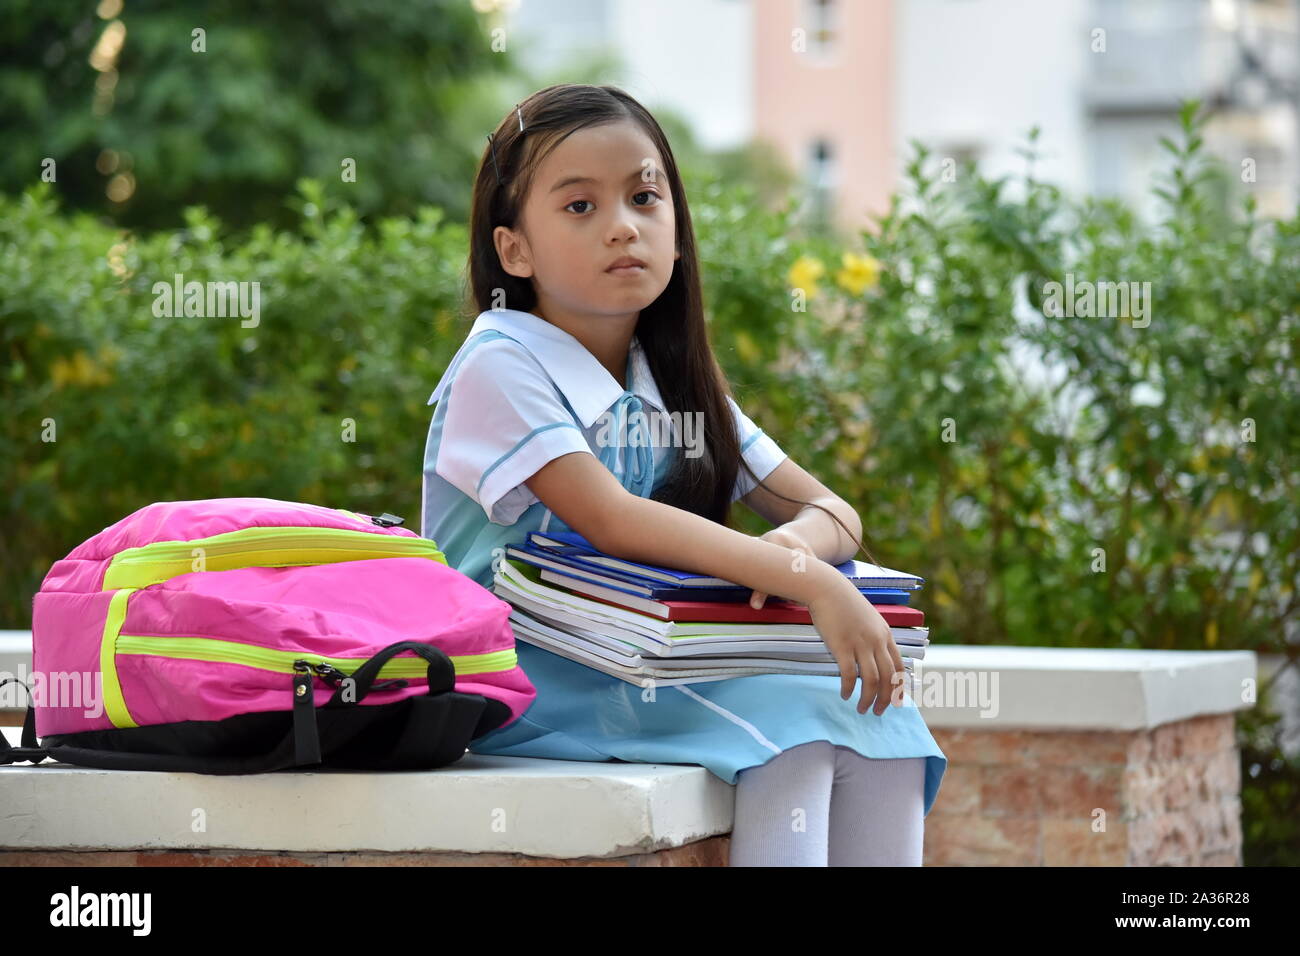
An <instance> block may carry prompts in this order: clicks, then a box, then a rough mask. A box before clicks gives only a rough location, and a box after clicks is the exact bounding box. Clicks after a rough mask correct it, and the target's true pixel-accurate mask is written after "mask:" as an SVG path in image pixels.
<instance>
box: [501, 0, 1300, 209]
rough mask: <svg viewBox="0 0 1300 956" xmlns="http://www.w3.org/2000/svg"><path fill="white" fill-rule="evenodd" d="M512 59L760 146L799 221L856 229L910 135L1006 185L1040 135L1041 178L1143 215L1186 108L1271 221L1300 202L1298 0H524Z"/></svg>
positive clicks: (716, 144) (880, 197)
mask: <svg viewBox="0 0 1300 956" xmlns="http://www.w3.org/2000/svg"><path fill="white" fill-rule="evenodd" d="M508 16H509V23H510V25H511V35H512V36H514V37H515V38H516V46H515V51H516V53H517V54H518V55H519V56H520V57H521V58H522V59H523V60H524V61H525V62H526V63H527V64H528V65H530V66H531V67H532V68H534V69H535V70H537V71H538V72H539V73H542V74H546V75H563V71H564V68H565V64H566V63H568V62H573V57H574V55H575V53H577V52H579V51H581V52H597V51H605V52H608V53H610V54H612V55H613V56H614V57H615V58H616V59H618V60H619V61H620V62H622V63H623V64H625V65H626V71H625V72H624V73H622V74H620V79H619V80H617V82H619V83H620V85H623V86H624V87H625V88H627V89H628V90H629V91H630V92H632V93H633V94H634V95H636V96H637V97H638V98H641V99H642V101H643V102H645V103H646V104H647V106H648V107H649V108H651V109H655V108H657V107H658V108H662V107H669V108H671V109H673V110H675V111H676V112H678V113H679V114H681V115H682V116H684V117H686V118H687V120H688V121H689V123H690V125H691V126H692V128H693V129H694V130H695V131H696V134H697V136H698V137H699V139H700V141H701V142H702V143H703V144H705V145H706V146H708V147H710V148H731V147H735V146H737V145H740V144H743V143H745V142H747V141H749V140H751V139H754V138H759V139H763V140H766V141H767V142H769V143H770V144H772V145H773V146H774V147H776V149H777V151H778V152H779V154H780V155H782V156H783V157H784V158H785V160H786V162H787V163H788V164H789V165H790V167H791V168H792V169H793V170H794V171H795V172H796V173H797V174H798V176H799V179H800V181H801V182H802V183H803V184H804V198H805V201H806V209H807V211H808V212H809V214H811V215H813V216H821V217H828V218H831V219H833V220H834V221H836V222H837V223H838V224H840V225H841V226H844V227H848V228H855V227H860V226H862V225H864V224H865V223H866V222H867V221H868V217H869V216H870V215H872V214H875V213H879V212H882V211H883V210H884V208H885V206H886V204H887V202H888V197H889V195H890V193H891V192H893V191H894V189H896V188H897V187H898V185H899V183H900V180H901V177H902V175H903V171H904V165H905V163H906V161H907V160H908V159H909V158H910V156H911V155H912V148H911V142H912V141H913V140H919V141H921V142H922V143H924V144H925V145H926V146H927V147H928V148H929V149H930V150H931V152H932V153H933V154H934V160H932V162H942V161H943V160H945V159H952V160H956V161H960V160H962V159H966V158H970V159H975V160H978V161H979V162H980V165H981V168H982V169H983V170H984V171H985V172H987V173H989V174H991V175H1002V174H1010V175H1012V176H1013V177H1014V176H1016V175H1018V174H1020V173H1021V172H1022V171H1023V170H1024V168H1025V159H1024V157H1023V155H1022V153H1021V151H1022V150H1023V149H1024V147H1025V146H1026V144H1027V134H1028V132H1029V130H1030V128H1031V127H1034V126H1037V127H1038V128H1039V139H1038V144H1037V149H1038V153H1039V159H1038V162H1037V165H1036V166H1035V168H1034V172H1035V175H1036V176H1037V177H1039V178H1042V179H1046V180H1050V181H1052V182H1054V183H1056V184H1058V185H1060V186H1061V187H1062V188H1064V189H1066V190H1067V191H1069V192H1072V193H1075V194H1081V193H1092V194H1096V195H1102V196H1117V197H1121V198H1123V199H1125V200H1127V201H1129V202H1131V203H1133V204H1134V205H1136V206H1137V207H1138V208H1139V209H1141V210H1143V211H1145V212H1149V211H1150V209H1151V207H1150V205H1149V203H1150V202H1151V196H1150V191H1149V190H1150V186H1151V183H1152V178H1153V176H1154V175H1155V174H1156V173H1157V172H1158V171H1159V170H1160V169H1161V168H1162V167H1163V166H1165V165H1167V163H1168V162H1169V157H1168V154H1167V153H1165V152H1164V151H1163V150H1162V149H1161V147H1160V145H1159V137H1161V136H1168V137H1169V138H1170V139H1172V140H1174V141H1175V142H1178V141H1180V135H1179V128H1178V110H1179V104H1180V101H1181V100H1182V99H1183V98H1198V99H1200V100H1201V101H1202V102H1203V103H1204V104H1205V105H1206V106H1207V107H1208V108H1209V109H1210V110H1211V111H1212V118H1211V120H1210V123H1209V124H1208V126H1207V129H1206V137H1205V138H1206V148H1207V149H1208V150H1209V151H1210V152H1212V153H1214V154H1215V155H1217V156H1218V157H1220V158H1221V159H1222V160H1223V161H1224V162H1225V164H1226V166H1227V167H1228V173H1229V176H1230V179H1231V180H1232V181H1233V182H1234V184H1235V187H1236V188H1237V189H1238V190H1240V191H1242V192H1244V191H1246V190H1249V191H1250V192H1251V193H1252V194H1254V195H1255V196H1256V198H1257V200H1258V202H1259V206H1260V210H1261V212H1263V213H1265V214H1268V215H1285V214H1288V213H1289V212H1290V211H1292V210H1294V208H1295V206H1296V203H1297V202H1300V68H1298V67H1300V0H1053V2H1051V3H1042V2H1035V0H906V2H903V0H655V2H646V0H517V6H515V7H514V8H513V10H512V11H511V12H510V13H509V14H508Z"/></svg>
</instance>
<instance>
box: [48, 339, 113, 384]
mask: <svg viewBox="0 0 1300 956" xmlns="http://www.w3.org/2000/svg"><path fill="white" fill-rule="evenodd" d="M120 355H121V353H120V351H119V350H118V349H116V348H113V347H112V346H105V347H104V348H101V349H100V350H99V361H96V360H95V359H94V358H92V357H91V356H90V355H89V354H88V353H87V352H86V351H85V350H81V351H78V352H77V353H76V354H75V355H73V356H72V357H71V358H70V359H68V358H63V357H59V358H56V359H55V360H54V362H53V363H51V365H50V380H51V382H52V383H53V384H54V387H55V388H56V389H60V388H63V387H64V386H65V385H83V386H95V385H107V384H109V383H110V382H112V381H113V373H112V371H111V370H110V366H111V365H112V364H113V363H114V362H115V361H116V360H117V359H118V358H119V357H120Z"/></svg>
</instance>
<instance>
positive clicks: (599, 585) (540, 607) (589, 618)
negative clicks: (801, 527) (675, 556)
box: [493, 531, 929, 686]
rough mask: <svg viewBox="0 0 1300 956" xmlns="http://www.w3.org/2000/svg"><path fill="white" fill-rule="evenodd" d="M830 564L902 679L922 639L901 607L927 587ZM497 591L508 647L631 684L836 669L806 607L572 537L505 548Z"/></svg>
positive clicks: (912, 613)
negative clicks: (759, 599)
mask: <svg viewBox="0 0 1300 956" xmlns="http://www.w3.org/2000/svg"><path fill="white" fill-rule="evenodd" d="M836 567H837V570H839V571H840V573H842V574H843V575H845V577H847V578H848V579H849V580H850V581H852V582H853V583H854V584H855V585H856V586H857V588H858V590H859V591H860V592H861V593H862V595H863V596H864V597H866V598H867V600H868V601H870V602H871V603H872V604H873V605H875V606H876V610H877V611H879V612H880V614H881V616H882V617H884V619H885V622H886V623H887V624H889V625H890V631H891V632H892V634H893V637H894V642H895V643H896V644H897V646H898V650H899V653H900V656H901V657H902V658H903V664H904V667H905V668H906V669H907V670H908V671H909V672H910V671H911V667H912V661H913V660H919V659H921V658H923V657H924V656H925V647H926V645H927V644H928V643H929V628H927V627H925V626H924V622H925V615H924V613H923V612H922V611H920V610H919V609H917V608H913V607H909V606H908V600H909V599H910V596H911V594H913V593H914V592H916V591H918V590H919V589H920V588H921V586H922V584H923V583H924V581H923V579H922V578H920V577H917V576H916V575H913V574H906V573H904V572H902V571H894V570H892V569H890V568H882V567H879V566H878V565H874V564H867V563H865V562H862V561H846V562H844V563H843V564H840V565H837V566H836ZM493 592H494V593H495V594H496V595H497V596H498V597H500V598H501V599H503V600H504V601H506V602H508V603H509V604H510V605H511V608H512V610H511V614H510V622H511V626H512V628H513V630H514V633H515V637H516V639H518V640H521V641H525V642H527V643H529V644H534V645H536V646H537V647H541V648H544V649H546V650H548V651H551V652H553V653H556V654H559V655H560V656H562V657H566V658H568V659H569V660H572V661H577V662H578V663H581V664H586V665H587V666H589V667H594V668H595V669H597V670H599V671H602V672H604V673H606V674H612V675H613V676H615V677H619V678H621V679H623V680H626V681H628V682H629V683H632V684H636V685H638V686H647V685H648V684H651V683H654V684H659V685H671V684H691V683H698V682H701V681H713V680H725V679H728V678H731V677H744V676H747V675H750V674H827V675H835V676H838V675H839V673H840V670H839V665H837V664H836V663H835V659H834V658H833V657H832V656H831V653H830V651H829V649H827V647H826V645H825V644H824V643H823V642H822V639H821V637H820V635H818V633H817V629H816V627H814V625H813V621H812V617H811V615H810V614H809V612H808V608H807V606H805V605H803V604H798V603H795V602H792V601H787V600H782V599H779V598H774V597H769V598H768V599H767V601H766V603H765V604H764V606H763V607H761V608H754V607H752V606H751V605H750V604H749V599H750V596H751V595H752V593H753V590H752V589H751V588H748V587H745V586H743V585H740V584H737V583H735V582H733V581H727V580H723V579H721V578H715V577H709V576H706V575H699V574H695V573H693V572H690V571H681V570H677V569H673V568H665V567H658V566H655V565H648V564H640V563H637V562H635V561H628V560H625V559H623V558H619V557H616V556H614V555H611V554H605V553H603V552H601V551H598V550H596V549H595V548H594V547H592V545H591V544H590V543H589V542H588V541H587V540H586V539H585V538H583V537H582V536H581V535H579V534H577V533H576V532H573V531H565V532H552V533H540V532H536V531H534V532H531V533H530V534H529V535H528V538H527V540H526V541H525V542H524V544H523V545H521V546H510V547H508V548H507V549H506V554H505V559H504V560H502V561H501V562H499V565H498V569H497V571H496V572H495V575H494V578H493Z"/></svg>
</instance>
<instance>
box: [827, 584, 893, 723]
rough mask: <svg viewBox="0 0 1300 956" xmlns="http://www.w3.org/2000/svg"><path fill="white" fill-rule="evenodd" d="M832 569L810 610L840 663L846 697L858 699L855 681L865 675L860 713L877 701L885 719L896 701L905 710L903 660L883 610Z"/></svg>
mask: <svg viewBox="0 0 1300 956" xmlns="http://www.w3.org/2000/svg"><path fill="white" fill-rule="evenodd" d="M828 569H829V570H830V571H831V572H832V573H833V574H834V578H829V577H828V579H827V583H826V584H825V585H824V586H823V587H822V588H821V589H820V590H819V591H818V594H817V596H816V597H815V598H814V599H813V600H812V601H809V602H808V612H809V614H810V615H811V616H812V619H813V625H814V626H815V627H816V628H817V633H818V634H819V635H821V639H822V641H823V642H825V644H826V647H827V648H828V649H829V650H830V652H831V656H832V657H834V658H835V662H836V663H837V664H838V665H839V668H840V697H841V698H842V699H843V700H848V699H849V697H851V696H852V694H853V682H854V680H856V679H857V678H858V677H859V676H860V677H861V678H862V696H861V697H860V698H858V713H859V714H865V713H866V712H867V708H868V707H870V706H872V701H873V700H874V701H875V707H874V710H875V713H876V716H877V717H879V716H880V715H881V714H883V713H884V712H885V711H886V710H887V709H888V708H889V704H890V702H891V698H892V702H893V704H894V706H896V707H901V706H903V688H902V681H903V680H904V679H905V677H906V673H905V672H904V670H903V657H902V655H901V654H900V653H899V652H898V645H897V644H895V643H894V637H893V635H892V634H891V633H890V630H889V625H888V624H886V623H885V619H884V618H883V617H881V616H880V612H879V611H877V610H876V609H875V607H874V606H873V605H872V604H871V602H870V601H868V600H867V599H866V597H864V596H863V594H862V592H861V591H859V590H858V589H857V587H856V586H855V585H854V584H853V582H852V581H850V580H849V579H848V578H846V577H844V575H842V574H841V573H840V572H838V571H836V570H835V569H834V568H829V566H828Z"/></svg>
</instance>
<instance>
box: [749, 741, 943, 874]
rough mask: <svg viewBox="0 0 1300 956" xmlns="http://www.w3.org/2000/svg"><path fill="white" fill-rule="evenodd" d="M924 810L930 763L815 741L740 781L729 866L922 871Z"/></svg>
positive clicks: (781, 755)
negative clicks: (878, 757)
mask: <svg viewBox="0 0 1300 956" xmlns="http://www.w3.org/2000/svg"><path fill="white" fill-rule="evenodd" d="M924 809H925V758H924V757H911V758H906V759H896V760H874V759H871V758H868V757H863V756H862V755H861V754H859V753H858V752H857V751H854V750H851V749H849V748H848V747H842V746H839V745H836V744H832V743H831V742H830V741H827V740H814V741H810V742H808V743H805V744H800V745H799V746H797V747H791V748H790V749H788V750H784V751H782V752H781V753H779V754H777V755H776V756H775V757H773V758H772V759H771V760H769V761H768V762H767V763H765V764H763V765H762V766H759V767H749V768H747V769H745V770H742V771H740V773H739V774H738V775H737V776H736V812H735V822H734V825H733V828H732V832H731V859H730V863H729V865H730V866H920V865H921V844H922V840H923V837H924V832H925V823H924V818H925V813H924Z"/></svg>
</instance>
